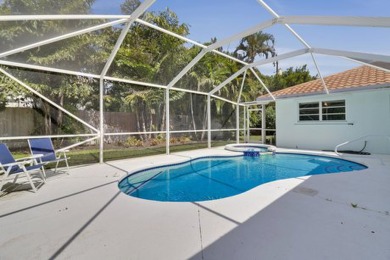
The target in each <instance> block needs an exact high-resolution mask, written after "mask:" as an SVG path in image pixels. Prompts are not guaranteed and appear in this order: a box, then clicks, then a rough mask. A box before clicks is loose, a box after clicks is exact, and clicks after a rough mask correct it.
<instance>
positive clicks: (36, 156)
mask: <svg viewBox="0 0 390 260" xmlns="http://www.w3.org/2000/svg"><path fill="white" fill-rule="evenodd" d="M42 156H43V154H33V155H31V156H28V157H23V158H18V159H15V161H17V162H19V161H26V160H30V161H31V160H33V159H34V160H35V159H39V158H41V157H42Z"/></svg>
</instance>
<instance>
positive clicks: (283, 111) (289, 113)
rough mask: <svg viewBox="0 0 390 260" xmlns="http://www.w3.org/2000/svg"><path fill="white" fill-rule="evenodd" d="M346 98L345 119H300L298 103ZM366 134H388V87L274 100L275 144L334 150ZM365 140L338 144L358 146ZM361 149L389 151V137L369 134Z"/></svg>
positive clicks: (375, 151) (346, 147)
mask: <svg viewBox="0 0 390 260" xmlns="http://www.w3.org/2000/svg"><path fill="white" fill-rule="evenodd" d="M340 99H345V102H346V104H345V106H346V121H345V122H299V121H298V119H299V117H298V115H299V103H302V102H313V101H326V100H340ZM365 135H387V136H390V89H380V90H364V91H358V92H356V91H355V92H344V93H336V94H330V95H317V96H310V97H295V98H289V99H280V100H277V101H276V142H277V143H276V145H277V146H278V147H286V148H299V149H315V150H333V149H334V148H335V146H336V145H338V144H340V143H342V142H345V141H350V140H353V139H357V138H359V137H362V136H365ZM363 146H364V141H359V142H355V143H354V144H351V145H348V146H345V147H343V148H341V149H342V150H343V149H344V150H361V149H362V148H363ZM364 151H368V152H371V153H386V154H390V141H389V140H387V139H385V138H378V137H372V138H369V139H368V140H367V146H366V149H365V150H364Z"/></svg>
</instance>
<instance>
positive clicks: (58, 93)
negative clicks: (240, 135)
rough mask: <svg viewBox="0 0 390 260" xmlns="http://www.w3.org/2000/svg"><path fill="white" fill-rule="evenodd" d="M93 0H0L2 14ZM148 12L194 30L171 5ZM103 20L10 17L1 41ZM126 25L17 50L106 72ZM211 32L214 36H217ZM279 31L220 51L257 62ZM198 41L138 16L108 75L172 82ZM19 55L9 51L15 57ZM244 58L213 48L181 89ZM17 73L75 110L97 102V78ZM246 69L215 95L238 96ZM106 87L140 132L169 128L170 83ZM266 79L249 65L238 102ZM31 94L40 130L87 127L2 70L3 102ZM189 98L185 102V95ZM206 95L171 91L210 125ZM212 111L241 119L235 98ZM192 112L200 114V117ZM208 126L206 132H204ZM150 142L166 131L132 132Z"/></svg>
mask: <svg viewBox="0 0 390 260" xmlns="http://www.w3.org/2000/svg"><path fill="white" fill-rule="evenodd" d="M93 3H94V0H68V1H65V0H59V1H54V2H53V1H49V0H4V1H2V2H0V14H49V13H50V14H87V13H89V12H90V9H91V6H92V4H93ZM140 3H141V2H140V1H139V0H125V1H124V2H123V4H122V5H121V9H122V12H123V13H124V14H131V13H132V12H133V11H134V10H135V9H136V8H137V7H138V6H139V5H140ZM142 19H144V20H146V21H147V22H149V23H152V24H155V25H157V26H159V27H162V28H164V29H167V30H170V31H172V32H174V33H177V34H179V35H183V36H187V35H188V34H189V33H190V27H189V25H187V24H185V23H181V22H180V20H179V18H178V17H177V15H176V14H175V13H174V12H172V11H171V10H169V9H166V10H163V11H160V12H147V13H145V14H143V16H142ZM98 22H99V23H101V22H102V21H96V20H93V19H91V20H84V21H79V20H59V21H26V22H12V23H4V24H5V26H4V27H2V29H1V30H0V44H1V46H2V48H3V49H5V50H8V49H12V48H15V44H21V45H23V44H27V42H26V40H28V42H38V41H42V40H43V39H46V38H49V37H53V36H55V35H63V34H64V33H68V32H69V31H75V30H80V29H81V28H86V27H90V26H93V25H95V24H97V23H98ZM122 29H123V28H122V27H121V26H116V27H112V28H107V29H103V30H100V31H96V32H92V33H88V34H83V35H80V36H76V37H72V38H69V39H66V40H62V41H59V42H54V43H51V44H48V45H45V46H42V47H40V48H35V49H30V50H25V51H24V52H22V53H18V54H16V57H17V58H18V60H22V61H25V62H28V63H31V64H36V65H42V66H52V67H58V68H72V69H73V70H74V71H83V72H89V71H92V72H96V71H97V72H98V73H100V72H101V69H102V67H103V66H104V64H105V61H106V60H107V57H109V55H110V53H111V51H112V49H113V46H115V44H116V41H117V39H118V36H119V35H120V33H121V31H122ZM216 41H217V39H216V38H212V39H211V41H210V43H205V44H206V45H209V44H212V43H215V42H216ZM274 45H275V38H274V37H273V36H272V35H271V34H267V33H263V32H258V33H255V34H253V35H250V36H247V37H245V38H243V39H242V40H241V41H240V43H239V45H238V46H237V48H236V49H235V51H234V52H233V53H230V52H229V51H226V50H225V51H224V50H223V48H222V47H220V48H218V50H219V51H221V52H224V53H226V54H229V55H234V56H236V57H237V58H239V59H241V60H243V61H246V62H253V61H255V59H256V58H258V57H259V56H264V57H265V58H268V57H270V56H272V57H273V56H275V55H276V52H275V47H274ZM199 52H200V48H199V47H197V46H189V44H188V43H186V42H184V41H182V40H180V39H177V38H176V37H173V36H170V35H168V34H165V33H162V32H160V31H157V30H155V29H152V28H150V27H147V26H145V25H142V24H141V23H134V24H133V25H132V27H131V28H130V30H129V32H128V34H127V35H126V37H125V39H124V41H123V44H122V45H121V47H120V49H119V51H118V52H117V55H116V56H115V59H114V61H113V63H112V66H111V67H110V69H109V71H108V75H109V76H113V77H118V78H124V79H130V80H135V81H140V82H148V83H155V84H160V85H164V86H166V85H168V84H169V83H170V82H171V81H172V79H174V78H175V76H176V75H177V74H178V73H179V72H180V71H181V70H182V69H183V68H184V67H185V66H186V65H187V64H188V63H189V62H190V61H191V60H193V58H194V57H195V56H196V55H198V54H199ZM12 58H13V57H11V59H12ZM241 67H242V65H241V64H239V63H238V62H235V61H232V60H231V59H227V58H225V57H223V56H221V55H216V54H215V53H213V52H209V53H207V54H206V55H205V56H204V57H203V58H202V59H201V60H200V61H199V62H198V63H197V64H196V65H195V66H194V67H193V68H192V69H191V70H190V71H189V72H188V73H187V74H186V75H184V77H183V78H182V79H181V80H180V81H179V82H177V83H176V84H175V85H174V87H175V88H183V89H188V90H193V91H204V92H209V91H211V90H213V89H214V88H215V87H216V86H218V85H220V84H221V83H222V82H224V81H225V80H226V79H227V78H228V77H230V76H231V75H232V74H234V73H235V72H237V71H238V70H239V69H241ZM12 74H13V75H14V76H16V77H17V78H19V79H21V80H22V81H23V82H26V83H27V84H28V85H29V86H32V87H33V88H34V89H35V90H37V91H38V92H40V93H42V94H43V95H44V96H46V97H48V98H49V99H50V100H52V101H53V102H55V103H56V104H58V105H60V106H62V107H64V108H66V109H67V110H69V111H76V110H77V109H79V108H85V109H91V108H92V109H98V108H99V86H98V84H99V82H98V81H96V80H94V79H91V78H85V77H76V76H65V75H60V74H55V73H43V72H39V73H38V72H34V71H32V70H26V69H12ZM257 76H260V77H262V78H263V79H264V81H265V82H266V85H269V86H272V90H277V89H281V88H285V87H288V86H291V85H295V84H299V83H302V82H306V81H308V80H310V79H312V78H313V77H311V76H310V73H309V72H308V70H307V68H306V66H303V67H299V68H296V69H295V70H294V69H293V68H289V69H287V70H286V71H284V72H283V73H282V75H275V76H269V77H266V76H262V75H257ZM242 80H243V75H241V76H239V77H237V78H236V79H234V80H232V81H231V82H230V83H228V84H227V85H226V86H225V87H223V88H221V89H220V90H218V91H217V93H216V95H219V96H221V97H223V98H226V99H229V100H232V101H236V100H237V99H238V96H239V91H240V88H241V84H242ZM104 84H105V92H104V97H103V99H104V109H105V111H121V112H133V113H135V115H136V118H137V120H136V123H137V130H139V131H142V132H148V131H163V130H165V129H166V125H167V122H165V121H166V118H165V117H166V104H165V98H166V96H165V95H166V90H165V89H160V88H151V87H145V86H138V85H132V84H129V83H123V82H111V81H106V82H105V83H104ZM260 89H261V85H260V84H259V82H258V80H257V79H256V77H255V75H253V74H252V72H248V73H247V75H246V80H245V82H244V84H243V93H242V95H241V97H240V100H239V101H240V102H245V101H253V100H254V99H255V98H256V97H257V96H258V95H260ZM16 95H25V96H27V97H30V98H32V99H33V100H34V104H33V105H34V108H35V109H36V110H37V111H39V112H40V113H41V114H42V115H43V117H44V120H45V127H42V128H40V129H38V130H39V131H41V132H40V133H37V134H52V133H75V132H83V131H85V129H84V128H83V127H82V126H81V125H80V124H79V123H78V122H74V120H73V121H72V120H71V119H69V118H67V117H65V116H64V115H63V114H62V112H61V111H58V110H57V109H54V108H53V107H52V106H51V105H49V104H47V102H44V101H43V100H41V99H40V98H38V97H37V96H34V95H32V94H31V93H28V92H27V91H26V90H23V88H21V86H18V85H17V84H15V82H13V81H12V80H10V79H9V78H7V77H4V76H0V109H1V107H2V106H3V107H4V104H5V102H6V98H7V97H8V96H16ZM185 96H186V97H189V99H188V102H184V101H183V100H184V98H183V97H185ZM206 100H207V99H206V98H205V97H203V96H200V95H196V94H192V93H190V94H188V93H187V94H186V93H184V92H180V91H175V90H170V91H169V101H170V105H171V106H170V111H172V113H173V114H176V115H180V114H182V113H187V112H188V111H190V113H191V117H192V120H191V127H192V128H193V129H198V128H202V129H204V128H205V127H206V126H207V111H206ZM212 111H213V112H212V118H213V119H215V120H218V124H219V125H220V126H221V127H233V126H235V120H234V119H235V108H234V106H232V105H231V104H230V103H228V102H225V101H222V100H219V99H216V100H215V101H213V103H212ZM266 113H267V124H268V125H267V127H269V128H274V116H275V111H274V107H272V106H269V107H268V108H267V111H266ZM194 114H198V115H200V116H198V117H195V116H194ZM251 121H252V124H254V125H257V124H260V121H259V119H258V118H257V117H256V115H254V114H253V115H251ZM205 134H206V133H205V132H202V136H201V139H203V138H204V137H205ZM149 141H150V144H151V145H156V146H157V145H160V144H162V143H164V142H165V139H164V138H163V136H161V135H158V136H155V135H152V134H149V135H146V134H145V135H141V136H140V139H136V138H129V139H128V140H127V141H126V142H125V145H126V146H132V147H133V146H139V145H144V144H146V143H147V142H149ZM170 141H171V142H175V143H178V142H180V143H183V142H188V141H190V140H188V139H186V138H185V137H183V138H174V139H172V140H170Z"/></svg>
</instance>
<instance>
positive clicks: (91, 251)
mask: <svg viewBox="0 0 390 260" xmlns="http://www.w3.org/2000/svg"><path fill="white" fill-rule="evenodd" d="M282 150H283V149H279V151H282ZM289 151H292V150H289ZM294 151H296V152H299V151H301V150H294ZM302 152H304V153H305V151H302ZM205 153H209V154H211V155H220V154H222V155H224V154H234V153H233V152H228V151H225V150H223V148H213V149H202V150H196V151H191V152H181V153H175V154H172V155H159V156H150V157H144V158H137V159H130V160H120V161H115V162H108V163H104V164H95V165H88V166H80V167H71V169H70V171H69V172H70V174H69V175H67V174H59V175H55V176H52V177H50V178H49V179H48V181H47V183H46V184H45V185H43V186H42V187H41V188H40V189H39V190H38V192H37V193H31V192H29V191H23V192H15V193H11V194H9V195H6V196H3V197H0V228H1V230H2V236H0V258H1V259H11V258H12V259H14V258H18V259H22V258H23V259H42V258H43V259H48V258H50V257H52V256H56V258H58V259H69V258H78V259H86V258H96V259H103V258H123V257H124V256H128V257H129V256H131V257H132V258H135V259H137V258H138V259H238V258H240V259H253V258H258V257H261V258H264V259H297V258H299V259H329V258H332V259H367V258H373V259H388V258H389V256H390V248H389V247H388V245H387V238H388V237H389V236H390V221H389V220H390V216H389V211H390V208H389V207H390V205H389V203H388V199H387V198H389V197H390V190H389V189H388V183H390V174H389V172H388V169H389V168H390V156H388V155H387V156H385V155H373V156H356V155H353V156H349V155H346V156H342V158H346V159H350V160H353V161H356V162H359V163H365V164H367V165H368V166H369V168H368V169H366V170H362V171H358V172H350V173H343V174H335V175H332V174H325V175H317V176H315V177H305V178H295V179H288V180H281V181H276V182H271V183H267V184H264V185H261V186H258V187H256V188H255V189H252V190H250V191H248V192H245V193H243V194H240V195H237V196H233V197H229V198H224V199H219V200H216V201H205V202H200V203H190V202H182V203H175V202H173V203H171V202H157V201H147V200H142V199H136V198H132V197H130V196H127V195H125V194H121V192H119V191H118V188H117V183H118V180H119V179H120V178H121V177H123V176H124V175H125V174H126V173H127V171H128V170H129V169H137V168H139V167H145V165H150V166H152V165H155V164H156V163H160V162H166V161H176V162H179V161H182V160H183V158H191V157H194V156H199V155H204V154H205ZM315 153H316V154H327V155H329V153H323V152H315ZM48 175H50V172H49V173H48ZM330 248H331V249H332V250H329V249H330ZM124 251H125V252H127V253H125V254H124ZM128 252H131V253H130V254H128Z"/></svg>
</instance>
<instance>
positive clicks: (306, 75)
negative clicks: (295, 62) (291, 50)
mask: <svg viewBox="0 0 390 260" xmlns="http://www.w3.org/2000/svg"><path fill="white" fill-rule="evenodd" d="M316 78H317V77H316V76H311V75H310V71H309V70H308V69H307V65H303V66H300V67H295V68H293V67H289V68H287V69H286V70H285V71H283V72H282V73H281V74H280V73H277V74H275V75H273V76H268V77H264V81H265V83H266V84H267V85H268V86H269V87H270V90H271V91H276V90H280V89H284V88H288V87H291V86H295V85H298V84H301V83H305V82H308V81H311V80H314V79H316Z"/></svg>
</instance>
